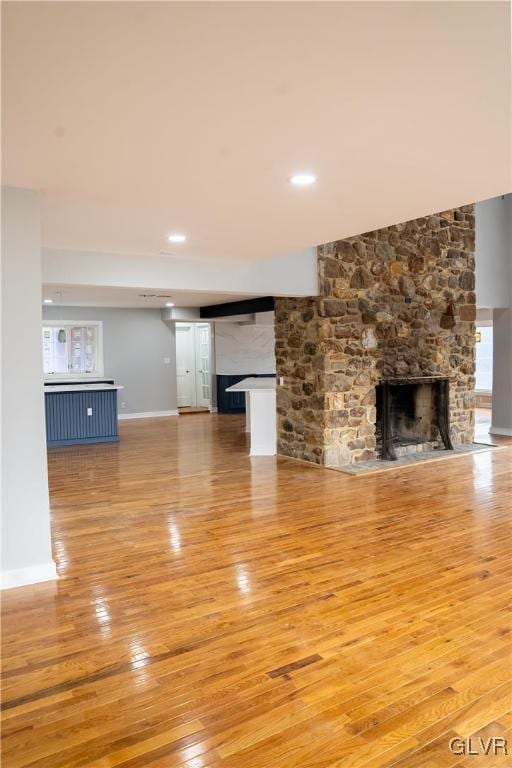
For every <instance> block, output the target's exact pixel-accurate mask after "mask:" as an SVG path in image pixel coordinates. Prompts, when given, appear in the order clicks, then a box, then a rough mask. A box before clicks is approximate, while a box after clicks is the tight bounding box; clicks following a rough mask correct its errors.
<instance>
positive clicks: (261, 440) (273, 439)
mask: <svg viewBox="0 0 512 768" xmlns="http://www.w3.org/2000/svg"><path fill="white" fill-rule="evenodd" d="M247 394H249V399H250V403H251V405H250V419H251V451H250V455H251V456H275V454H276V453H277V435H276V391H275V389H266V390H265V389H261V390H257V389H252V390H251V392H250V393H246V395H247Z"/></svg>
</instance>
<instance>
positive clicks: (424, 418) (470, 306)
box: [276, 205, 476, 467]
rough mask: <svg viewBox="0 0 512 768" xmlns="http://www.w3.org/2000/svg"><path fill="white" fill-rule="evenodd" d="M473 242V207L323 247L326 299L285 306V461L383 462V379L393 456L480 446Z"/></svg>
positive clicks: (279, 344)
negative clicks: (476, 418)
mask: <svg viewBox="0 0 512 768" xmlns="http://www.w3.org/2000/svg"><path fill="white" fill-rule="evenodd" d="M474 235H475V233H474V210H473V206H472V205H467V206H463V207H462V208H457V209H455V210H449V211H444V212H442V213H438V214H434V215H432V216H426V217H422V218H420V219H415V220H413V221H409V222H405V223H403V224H398V225H395V226H392V227H386V228H384V229H380V230H377V231H375V232H367V233H364V234H362V235H358V236H356V237H351V238H347V239H345V240H340V241H336V242H333V243H327V244H325V245H323V246H320V247H319V248H318V270H319V295H318V296H316V297H312V298H298V299H276V363H277V376H278V377H280V376H282V377H283V381H284V384H283V386H278V389H277V412H278V451H279V452H280V453H282V454H285V455H287V456H293V457H295V458H300V459H305V460H306V461H312V462H315V463H318V464H324V465H325V466H330V467H340V466H344V465H347V464H351V463H357V462H362V461H367V460H371V459H375V458H377V457H378V456H382V455H383V448H382V446H383V434H382V424H383V421H382V413H383V411H382V405H383V402H382V394H383V387H384V385H385V383H386V382H388V392H387V394H388V396H389V397H388V402H387V405H386V407H389V408H391V413H390V417H391V422H390V424H391V432H392V435H393V438H392V439H393V440H394V446H395V448H394V452H395V454H396V449H397V448H398V449H401V448H407V450H414V446H416V449H417V450H419V449H421V450H423V449H425V446H427V445H429V444H430V445H431V447H433V448H437V447H439V448H443V447H444V448H446V447H449V446H451V445H460V444H464V443H471V442H472V440H473V423H474V416H473V402H474V345H475V338H474V331H475V328H474V320H475V314H476V308H475V300H476V299H475V293H474V280H475V278H474V254H473V251H474ZM393 381H394V382H395V383H394V384H390V382H393ZM398 381H400V382H401V383H400V385H399V384H398V383H397V382H398ZM439 382H445V384H443V385H441V384H440V383H439ZM400 388H401V389H402V392H401V393H398V392H397V391H398V390H399V389H400ZM394 390H396V391H394ZM443 393H444V394H443ZM400 397H401V398H402V401H403V402H402V406H403V407H402V413H401V414H399V410H397V407H396V404H397V403H398V402H399V400H398V399H397V398H400ZM443 397H444V398H445V400H444V402H443ZM394 401H395V405H393V402H394ZM442 412H443V413H444V418H440V415H441V413H442ZM385 437H386V436H385ZM386 439H388V438H386ZM378 443H379V444H378ZM399 443H402V445H399ZM391 446H392V450H393V443H392V444H391ZM399 452H400V451H399ZM387 458H392V457H390V456H387Z"/></svg>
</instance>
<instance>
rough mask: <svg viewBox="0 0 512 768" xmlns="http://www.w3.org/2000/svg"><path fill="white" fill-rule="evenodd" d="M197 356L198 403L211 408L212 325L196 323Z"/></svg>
mask: <svg viewBox="0 0 512 768" xmlns="http://www.w3.org/2000/svg"><path fill="white" fill-rule="evenodd" d="M195 346H196V349H195V357H196V405H197V406H199V407H201V408H209V407H210V405H211V372H210V325H209V323H196V324H195Z"/></svg>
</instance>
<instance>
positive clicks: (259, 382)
mask: <svg viewBox="0 0 512 768" xmlns="http://www.w3.org/2000/svg"><path fill="white" fill-rule="evenodd" d="M275 388H276V380H275V378H270V376H262V377H261V378H255V377H254V376H250V377H249V378H247V379H242V381H239V382H238V383H237V384H233V385H232V386H231V387H226V392H254V391H258V392H273V391H274V390H275Z"/></svg>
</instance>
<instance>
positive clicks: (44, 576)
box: [0, 560, 59, 589]
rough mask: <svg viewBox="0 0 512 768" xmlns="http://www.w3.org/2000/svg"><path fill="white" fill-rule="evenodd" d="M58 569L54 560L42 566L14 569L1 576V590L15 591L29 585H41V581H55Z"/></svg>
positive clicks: (3, 572) (4, 572)
mask: <svg viewBox="0 0 512 768" xmlns="http://www.w3.org/2000/svg"><path fill="white" fill-rule="evenodd" d="M58 578H59V577H58V575H57V567H56V565H55V563H54V561H53V560H50V562H49V563H42V564H41V565H29V566H27V567H26V568H13V569H12V570H10V571H2V573H1V575H0V589H13V588H14V587H25V586H27V585H28V584H39V583H40V582H41V581H55V580H56V579H58Z"/></svg>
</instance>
